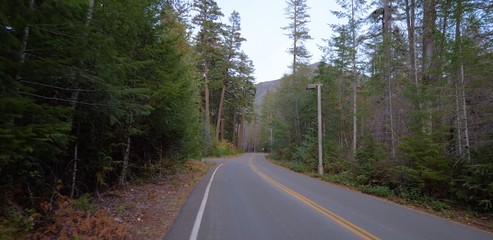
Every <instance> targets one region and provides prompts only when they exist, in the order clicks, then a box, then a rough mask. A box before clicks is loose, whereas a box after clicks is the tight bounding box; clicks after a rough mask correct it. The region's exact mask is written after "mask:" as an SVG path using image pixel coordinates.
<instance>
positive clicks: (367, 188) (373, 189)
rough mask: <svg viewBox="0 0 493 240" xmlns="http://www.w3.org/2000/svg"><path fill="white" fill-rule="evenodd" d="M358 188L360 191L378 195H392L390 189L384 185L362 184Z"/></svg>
mask: <svg viewBox="0 0 493 240" xmlns="http://www.w3.org/2000/svg"><path fill="white" fill-rule="evenodd" d="M359 190H360V191H361V192H364V193H368V194H372V195H375V196H379V197H390V196H392V195H394V194H393V193H392V191H391V190H390V189H389V188H388V187H386V186H379V185H363V186H360V187H359Z"/></svg>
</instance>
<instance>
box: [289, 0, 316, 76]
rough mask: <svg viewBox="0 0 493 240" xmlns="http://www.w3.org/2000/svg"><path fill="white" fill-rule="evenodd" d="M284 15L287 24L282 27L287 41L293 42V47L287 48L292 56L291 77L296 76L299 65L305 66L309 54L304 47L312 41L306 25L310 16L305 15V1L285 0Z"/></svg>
mask: <svg viewBox="0 0 493 240" xmlns="http://www.w3.org/2000/svg"><path fill="white" fill-rule="evenodd" d="M286 4H287V6H286V8H285V10H284V11H285V15H286V17H287V19H288V20H289V24H288V26H286V27H283V28H282V29H283V30H286V31H287V32H288V33H287V34H286V35H287V36H288V37H289V39H291V40H293V45H292V47H291V48H289V50H288V53H290V54H291V55H292V56H293V62H292V66H291V67H292V69H293V76H296V71H297V69H298V68H299V65H300V64H307V63H308V60H309V58H310V57H311V55H310V53H309V52H308V50H307V49H306V47H305V42H306V41H307V40H310V39H312V38H311V37H310V34H309V29H308V26H307V25H308V23H309V22H310V15H309V14H308V13H307V11H308V9H309V7H308V5H307V4H306V0H287V1H286Z"/></svg>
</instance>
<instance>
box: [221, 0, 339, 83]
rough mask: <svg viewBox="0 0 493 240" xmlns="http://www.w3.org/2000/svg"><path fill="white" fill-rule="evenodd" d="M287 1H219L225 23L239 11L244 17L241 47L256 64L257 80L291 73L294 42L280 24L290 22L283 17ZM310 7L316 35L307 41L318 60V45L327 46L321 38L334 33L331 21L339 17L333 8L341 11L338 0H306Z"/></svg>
mask: <svg viewBox="0 0 493 240" xmlns="http://www.w3.org/2000/svg"><path fill="white" fill-rule="evenodd" d="M285 1H286V0H216V2H217V4H218V6H219V7H220V8H221V10H222V12H223V13H224V19H223V22H224V23H228V22H229V21H228V17H229V16H230V15H231V13H232V12H233V11H234V10H236V11H237V12H239V13H240V17H241V34H242V36H243V38H246V42H244V43H243V46H242V49H243V50H244V51H245V53H246V54H247V55H248V56H249V57H250V59H251V60H252V61H253V64H254V65H255V78H256V82H265V81H271V80H276V79H279V78H281V77H282V76H283V75H284V74H285V73H289V68H288V66H289V65H290V63H291V59H292V57H291V56H290V55H289V54H288V53H287V52H286V51H287V49H288V48H289V47H290V46H291V41H290V40H289V38H288V37H287V36H286V35H285V33H286V32H285V31H283V30H282V29H281V27H284V26H287V25H288V20H287V19H286V16H284V9H285V7H286V5H287V4H286V2H285ZM307 5H308V6H309V7H310V9H309V10H308V13H309V14H310V20H311V22H310V23H309V24H308V28H309V29H310V35H311V37H312V38H313V39H312V40H309V41H308V42H307V43H306V47H307V49H308V51H309V52H310V54H311V55H312V58H311V60H310V62H317V61H319V60H320V59H321V58H322V51H320V50H319V47H318V45H324V42H323V40H322V38H324V39H328V38H330V36H331V35H332V32H331V30H330V27H329V26H328V24H329V23H331V24H332V23H336V22H338V21H339V20H338V19H337V18H336V17H335V16H333V15H332V14H331V13H330V11H331V10H338V9H339V7H338V5H337V3H336V1H335V0H307Z"/></svg>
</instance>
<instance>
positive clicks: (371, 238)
mask: <svg viewBox="0 0 493 240" xmlns="http://www.w3.org/2000/svg"><path fill="white" fill-rule="evenodd" d="M253 158H254V156H253V157H251V158H250V160H248V164H249V165H250V167H251V168H252V170H253V171H255V172H256V173H257V174H258V175H259V176H261V177H262V178H264V179H265V180H267V181H268V182H270V183H271V184H272V185H274V186H276V187H277V188H279V189H281V190H283V191H284V192H286V193H288V194H289V195H291V196H293V197H294V198H296V199H298V200H300V201H301V202H303V203H304V204H306V205H308V206H310V207H311V208H313V209H315V210H316V211H317V212H319V213H321V214H323V215H325V216H326V217H328V218H330V219H331V220H333V221H334V222H336V223H338V224H339V225H341V226H343V227H344V228H346V229H347V230H349V231H351V232H353V233H354V234H356V235H358V236H360V237H361V238H362V239H365V240H379V239H380V238H378V237H376V236H375V235H373V234H371V233H369V232H367V231H365V230H364V229H362V228H360V227H358V226H356V225H354V224H353V223H351V222H350V221H348V220H346V219H344V218H342V217H341V216H339V215H337V214H335V213H333V212H331V211H329V210H328V209H326V208H324V207H322V206H320V205H318V204H317V203H315V202H313V201H312V200H310V199H308V198H306V197H304V196H303V195H301V194H299V193H297V192H295V191H293V190H291V189H289V188H287V187H285V186H284V185H282V184H280V183H279V182H277V181H276V180H274V179H272V178H270V177H269V176H267V175H265V174H264V173H262V172H261V171H260V170H258V169H257V167H255V166H254V165H253Z"/></svg>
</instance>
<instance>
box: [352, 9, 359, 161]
mask: <svg viewBox="0 0 493 240" xmlns="http://www.w3.org/2000/svg"><path fill="white" fill-rule="evenodd" d="M355 10H356V9H355V6H354V0H351V42H352V43H351V44H352V48H353V49H352V53H351V62H352V63H351V64H352V68H353V147H352V159H353V160H355V158H356V148H357V145H356V144H357V131H358V128H357V119H358V118H357V116H356V114H357V109H358V102H357V94H358V93H357V88H358V86H357V85H358V75H357V73H356V19H355V17H354V14H355Z"/></svg>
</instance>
